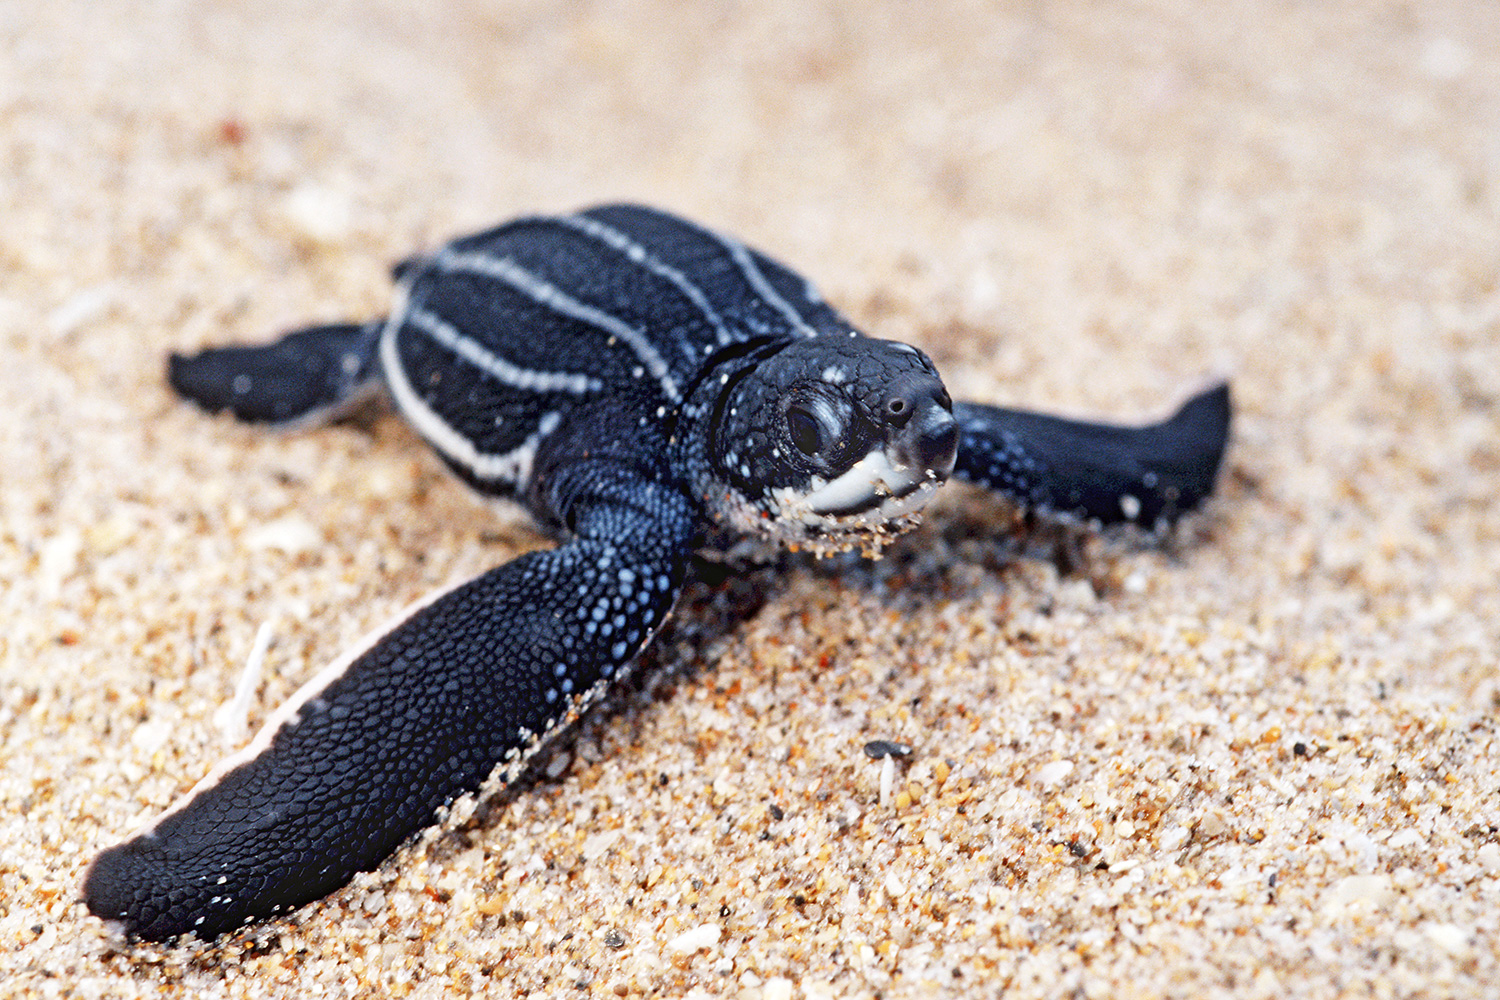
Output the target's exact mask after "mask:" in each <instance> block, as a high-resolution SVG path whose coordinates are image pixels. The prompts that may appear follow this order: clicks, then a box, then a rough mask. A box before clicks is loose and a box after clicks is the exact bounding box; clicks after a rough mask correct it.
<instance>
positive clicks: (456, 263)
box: [433, 250, 682, 403]
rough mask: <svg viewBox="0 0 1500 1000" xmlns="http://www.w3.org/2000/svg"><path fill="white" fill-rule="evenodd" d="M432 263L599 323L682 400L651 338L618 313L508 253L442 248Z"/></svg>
mask: <svg viewBox="0 0 1500 1000" xmlns="http://www.w3.org/2000/svg"><path fill="white" fill-rule="evenodd" d="M433 265H434V266H435V267H437V268H438V269H439V270H442V271H447V272H449V273H451V272H454V271H466V272H469V273H471V274H482V275H484V276H485V277H487V278H494V279H495V280H497V281H503V282H504V283H505V284H507V285H509V286H511V287H512V288H514V289H515V290H516V291H518V292H520V293H521V294H523V295H525V296H527V297H528V298H530V299H531V300H532V301H533V302H535V303H536V304H537V305H539V306H543V307H545V308H547V309H551V310H554V311H555V312H560V313H562V314H563V315H565V316H571V317H572V318H574V319H576V320H581V321H582V322H584V323H587V324H589V325H590V326H594V327H598V328H599V329H600V330H603V331H604V332H605V333H608V334H609V335H611V336H613V337H618V338H619V339H621V340H623V341H624V342H625V343H626V344H628V345H630V349H631V350H632V351H634V352H635V355H636V357H637V358H639V359H640V360H641V363H642V364H644V365H645V366H646V371H648V372H650V373H651V376H652V377H653V378H655V379H656V380H657V382H658V383H660V385H661V389H662V392H663V393H665V394H666V396H667V398H668V399H670V400H671V401H672V402H673V403H680V402H682V392H681V391H680V390H679V389H678V388H677V380H676V379H674V378H673V377H672V372H671V370H670V369H669V368H668V367H667V362H666V360H665V359H664V358H662V356H661V354H660V353H659V352H658V351H657V350H656V348H655V347H653V346H651V342H650V341H649V340H647V339H646V335H645V334H644V333H643V332H642V331H640V330H638V329H636V328H635V327H633V326H631V325H630V324H629V323H626V322H625V321H624V320H622V319H620V318H619V317H618V316H614V315H611V314H610V313H607V312H605V311H603V310H602V309H597V308H595V307H594V306H591V305H589V304H588V303H587V302H580V301H579V300H578V299H575V298H573V296H571V295H569V294H568V293H567V292H564V291H563V290H562V289H560V288H558V287H557V286H556V285H554V284H552V283H551V282H549V281H545V280H543V279H542V278H539V277H537V276H536V275H534V274H532V273H531V272H530V271H528V270H526V269H525V268H523V267H521V266H520V265H519V264H517V263H516V262H515V261H513V260H511V259H510V258H509V257H492V256H490V255H489V254H486V253H480V252H478V251H473V250H468V251H463V252H460V253H450V252H447V251H444V252H443V253H440V254H438V255H437V257H436V258H434V260H433Z"/></svg>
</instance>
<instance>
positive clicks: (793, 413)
mask: <svg viewBox="0 0 1500 1000" xmlns="http://www.w3.org/2000/svg"><path fill="white" fill-rule="evenodd" d="M786 428H787V431H788V433H790V434H791V437H792V444H794V445H796V446H797V450H798V451H800V452H802V454H804V455H806V456H807V457H808V458H812V457H813V456H814V455H816V454H818V452H820V451H822V450H823V443H824V442H823V425H822V423H821V422H819V420H818V418H817V416H816V415H815V414H814V413H813V412H812V410H810V409H809V408H808V407H806V406H804V405H802V404H801V403H793V404H792V405H791V406H789V407H788V408H787V411H786Z"/></svg>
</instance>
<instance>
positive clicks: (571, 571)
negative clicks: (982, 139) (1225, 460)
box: [84, 205, 1229, 940]
mask: <svg viewBox="0 0 1500 1000" xmlns="http://www.w3.org/2000/svg"><path fill="white" fill-rule="evenodd" d="M395 277H396V288H397V294H396V297H395V301H394V303H393V305H392V309H391V313H390V315H389V316H387V317H385V318H383V319H380V320H375V321H372V322H368V323H363V324H346V325H334V326H320V327H312V328H309V329H306V330H299V331H295V332H292V333H290V334H287V335H285V336H284V337H282V338H281V339H280V340H278V341H275V342H273V343H271V344H266V345H261V346H256V347H239V346H232V347H215V348H209V349H207V350H205V351H203V352H201V353H200V354H197V355H194V356H191V357H187V356H181V355H174V356H173V357H172V358H171V360H170V364H169V371H168V377H169V380H170V382H171V384H172V386H173V388H174V389H176V390H177V391H178V392H179V393H180V394H181V395H183V396H184V397H186V398H188V399H191V400H193V401H195V402H197V403H198V404H199V405H201V406H202V407H204V408H205V409H207V410H210V411H213V412H218V411H220V410H224V409H228V410H229V411H231V412H232V413H233V414H234V415H235V416H236V417H238V418H240V419H242V420H248V421H253V422H268V423H273V424H283V425H285V424H292V423H302V424H305V423H308V422H310V421H312V420H314V419H317V418H320V417H327V416H329V415H332V414H335V413H337V412H339V411H340V410H342V409H344V408H347V407H348V406H349V405H350V404H352V403H353V402H354V401H356V400H358V399H360V398H363V397H364V396H365V395H366V394H367V393H372V392H377V391H381V390H384V391H385V392H386V393H387V394H388V395H389V397H390V399H391V401H392V402H393V403H394V404H395V406H396V408H397V409H398V410H399V411H400V412H401V414H402V415H403V416H404V417H406V418H407V420H408V421H410V423H411V424H412V426H413V427H414V428H415V429H416V430H417V432H418V433H420V434H421V435H422V436H423V437H424V438H425V439H426V440H427V442H428V443H429V444H430V445H432V447H433V448H434V449H435V450H436V451H437V453H438V454H439V456H440V457H441V458H442V459H443V461H444V462H446V463H447V464H448V465H449V467H451V468H452V469H453V470H454V472H456V473H457V474H458V475H459V476H461V477H462V478H463V479H464V481H465V482H467V483H469V484H470V485H471V486H473V487H474V488H475V489H477V490H479V491H481V492H483V493H487V494H492V495H500V496H507V497H512V498H514V499H516V500H517V501H519V502H520V503H522V504H524V505H525V506H526V507H527V508H528V509H529V510H530V511H531V512H532V513H533V514H534V515H535V516H536V517H537V519H538V520H539V521H541V522H542V524H544V525H545V526H546V527H548V528H549V529H551V530H553V531H554V532H555V533H556V534H557V535H558V536H559V538H560V539H561V540H562V544H561V545H560V546H559V547H558V548H557V549H555V550H553V551H551V552H544V553H533V554H530V555H525V556H522V557H520V558H519V559H517V560H515V561H513V562H510V563H507V564H506V565H503V566H500V567H498V568H496V569H494V570H491V571H490V572H489V573H486V574H485V575H483V576H481V577H479V578H478V579H476V580H473V581H471V582H469V583H467V584H464V585H462V586H460V587H458V588H456V589H454V590H451V591H449V592H447V593H446V594H443V595H442V596H440V597H438V598H436V599H435V600H433V601H431V602H430V603H428V604H426V605H425V606H423V607H421V608H419V609H418V610H416V611H414V612H413V613H411V614H410V615H409V616H408V617H407V618H405V619H404V620H403V621H402V622H401V623H399V624H397V625H396V626H395V627H394V628H393V629H390V630H388V631H386V632H385V633H384V634H383V635H380V636H378V637H377V638H375V639H374V640H373V641H372V642H370V643H369V644H368V645H367V646H366V647H364V648H362V649H360V650H358V651H356V652H355V653H353V654H351V655H349V656H347V657H345V658H344V659H342V660H340V661H338V662H337V663H335V664H334V665H333V666H331V667H329V668H328V669H326V670H325V671H323V672H322V673H320V674H319V675H318V676H317V677H315V678H314V679H313V680H312V681H310V682H309V683H308V684H307V685H306V686H305V687H304V688H303V689H302V690H301V691H299V692H298V693H297V694H296V695H295V696H293V698H292V700H291V701H290V702H288V703H287V704H286V705H283V706H282V707H281V708H280V709H279V710H278V711H277V712H276V713H274V714H273V715H272V717H271V719H270V720H269V721H268V722H267V723H266V725H265V727H264V728H263V729H262V731H261V733H260V734H259V735H258V736H257V737H256V738H255V739H254V740H252V741H251V743H250V745H249V746H248V747H246V748H245V749H244V750H243V751H241V752H240V753H238V754H236V755H234V756H232V757H230V758H229V759H228V760H226V761H224V762H223V763H222V764H220V765H219V766H218V767H217V768H215V769H214V770H213V771H212V772H211V773H210V774H209V775H208V776H207V777H206V778H204V779H203V781H201V782H199V784H198V785H197V786H196V787H195V788H194V789H193V790H192V791H190V792H189V793H188V794H187V795H185V796H184V797H183V798H181V799H179V800H178V801H177V802H175V803H174V804H173V805H172V806H170V807H169V808H168V809H167V810H166V812H164V813H163V814H162V815H161V816H159V817H158V818H157V819H156V820H154V821H152V822H151V823H150V824H148V825H147V826H146V827H145V828H144V829H143V830H141V831H140V832H138V833H137V834H136V835H135V836H134V837H132V838H131V839H129V840H127V841H126V842H125V843H123V844H120V845H118V846H116V847H113V848H110V849H109V850H106V851H104V852H103V853H102V854H100V855H99V857H98V858H97V859H96V860H95V862H94V864H93V866H92V867H91V868H90V869H89V873H88V875H87V877H86V879H85V884H84V899H85V901H86V902H87V904H88V907H89V909H90V910H91V911H92V912H93V913H94V914H96V915H97V916H99V917H101V918H103V919H104V920H106V921H109V922H111V923H113V924H116V925H117V926H119V927H120V928H121V929H122V930H123V931H124V932H125V933H126V934H127V935H129V936H132V937H138V938H146V939H151V940H165V939H170V938H175V937H178V936H180V935H183V934H189V933H195V934H197V935H198V936H199V937H202V938H212V937H214V936H216V935H218V934H221V933H224V932H225V931H228V930H231V929H233V928H235V927H238V926H240V925H242V924H244V923H247V922H250V921H254V920H258V919H265V918H267V917H270V916H273V915H275V914H277V913H283V912H286V911H287V910H289V909H291V908H294V907H297V906H300V905H302V904H303V903H306V902H309V901H311V900H314V899H317V898H318V897H320V896H323V895H325V894H327V893H329V892H332V891H333V890H335V889H337V888H338V887H339V886H342V885H344V884H345V883H346V882H348V880H349V879H350V878H351V877H352V876H353V874H354V873H355V872H358V871H360V870H365V869H370V868H373V867H374V866H376V865H378V864H379V863H380V862H381V861H382V860H383V859H384V858H385V857H386V856H387V855H389V854H390V853H391V852H392V851H393V850H395V849H396V848H397V847H398V846H399V845H400V844H401V843H402V842H403V841H404V840H406V839H407V838H408V837H410V836H411V835H412V834H413V833H415V832H416V831H417V830H420V829H421V828H423V827H425V826H427V825H429V824H431V823H432V822H433V821H434V820H435V819H436V817H437V815H438V814H439V813H440V812H441V810H442V808H443V807H444V806H445V805H447V804H448V803H451V802H452V801H453V800H454V799H455V798H457V797H459V796H461V795H465V794H469V793H472V792H476V791H478V790H479V789H480V787H481V786H482V785H484V784H485V782H486V781H487V780H488V779H489V778H490V777H491V776H492V775H498V776H499V777H500V778H502V779H504V780H508V779H509V778H510V777H512V776H513V774H514V771H515V769H516V767H518V766H519V763H520V762H521V761H522V760H523V759H524V757H525V756H526V755H527V754H528V753H530V752H531V751H533V750H534V749H535V748H536V747H537V745H538V744H539V743H540V742H541V741H542V740H545V739H546V738H547V737H548V736H549V735H550V734H551V733H552V732H554V731H555V729H556V728H557V727H558V725H560V724H561V723H563V722H564V721H565V720H567V719H568V718H570V717H571V716H573V715H574V714H576V713H577V712H578V711H580V710H581V709H582V708H584V707H586V705H587V704H588V703H589V701H590V700H591V698H592V697H594V696H596V695H597V693H598V692H599V691H600V690H601V689H602V687H603V686H604V685H605V684H606V683H608V682H609V681H610V680H611V679H613V678H615V677H617V676H619V674H620V673H621V672H623V671H624V670H626V669H627V668H629V667H630V666H631V665H632V664H633V663H634V662H635V661H636V659H637V657H638V655H639V653H640V651H641V649H642V648H643V647H644V646H645V644H646V643H648V642H649V641H650V638H651V636H652V635H653V634H654V633H655V631H656V629H657V628H658V627H659V626H660V624H661V622H662V620H663V618H664V617H665V616H666V615H667V614H668V612H669V611H670V609H671V606H672V603H673V601H674V600H675V598H676V596H677V594H678V592H679V590H680V588H681V586H682V584H683V576H684V574H685V572H686V570H685V567H686V566H687V565H689V560H690V558H691V556H692V553H693V551H694V550H695V548H696V547H699V546H704V545H710V544H720V543H729V544H732V543H734V542H736V541H737V540H739V539H742V538H749V539H751V540H753V541H756V542H759V543H763V544H764V543H771V544H785V545H792V546H797V547H800V548H804V549H807V550H810V551H813V552H816V553H819V554H822V553H828V552H837V551H842V550H844V549H849V548H859V549H861V550H863V551H865V552H867V553H870V554H872V555H874V554H878V553H879V551H880V549H881V548H882V547H883V546H884V545H887V544H889V543H890V542H891V541H892V540H893V539H894V538H895V537H896V536H897V535H899V534H900V533H901V532H903V531H905V530H907V529H909V528H910V527H911V526H912V525H913V524H915V523H916V519H917V517H918V515H919V514H920V511H921V509H922V507H923V505H924V504H926V503H927V501H928V500H929V499H931V497H932V496H933V494H934V493H935V492H936V491H937V489H938V488H939V487H940V486H941V485H942V484H943V483H944V482H945V481H946V480H947V478H948V476H949V475H950V474H952V473H957V474H958V475H961V476H963V477H966V478H968V479H971V480H973V481H975V482H978V483H981V484H985V485H988V486H991V487H993V488H995V489H997V490H1001V491H1003V492H1005V493H1007V494H1009V495H1010V496H1011V497H1012V498H1013V499H1015V500H1017V501H1018V502H1020V503H1022V504H1023V505H1026V506H1028V507H1031V508H1033V509H1035V510H1037V511H1038V512H1039V513H1042V514H1051V515H1062V516H1078V517H1084V518H1088V519H1091V520H1095V521H1099V522H1103V523H1113V522H1117V521H1122V520H1124V521H1132V522H1135V523H1137V524H1140V525H1143V526H1146V527H1157V526H1159V525H1161V524H1163V523H1170V522H1171V521H1172V520H1174V519H1175V518H1176V517H1177V516H1178V515H1180V514H1182V513H1184V512H1185V511H1187V510H1189V509H1190V508H1192V507H1193V506H1195V505H1196V504H1197V503H1199V502H1200V501H1201V500H1202V499H1203V497H1205V496H1207V495H1208V493H1209V491H1210V490H1211V489H1212V486H1213V481H1214V478H1215V476H1216V474H1217V471H1218V466H1219V462H1220V460H1221V457H1222V455H1223V449H1224V442H1225V440H1226V438H1227V434H1228V425H1229V395H1228V389H1227V387H1225V386H1220V387H1218V388H1216V389H1213V390H1210V391H1208V392H1206V393H1203V394H1202V395H1200V396H1198V397H1196V398H1194V399H1193V400H1191V401H1189V402H1188V403H1187V404H1186V405H1185V406H1184V407H1183V408H1182V409H1181V410H1180V411H1179V412H1178V414H1177V415H1176V416H1174V417H1172V418H1170V419H1168V420H1166V421H1163V422H1162V423H1159V424H1154V425H1151V426H1148V427H1141V428H1123V427H1115V426H1111V425H1104V424H1092V423H1084V422H1079V421H1068V420H1062V419H1059V418H1056V417H1049V416H1044V415H1040V414H1033V413H1025V412H1021V411H1016V410H1005V409H1000V408H997V407H988V406H981V405H977V404H967V403H961V404H959V405H958V406H957V407H955V406H954V405H953V403H952V401H951V399H950V398H949V396H948V392H947V390H946V389H945V388H944V387H943V383H942V380H941V379H940V378H939V376H938V373H937V370H936V369H935V368H934V367H933V365H932V362H931V360H930V359H928V358H927V356H926V355H924V354H923V353H922V352H921V351H919V350H917V349H916V348H914V347H911V346H909V345H906V344H899V343H893V342H889V341H880V340H873V339H870V338H866V337H864V336H862V335H861V334H860V333H859V332H858V331H857V330H855V329H854V327H853V326H851V325H850V324H849V322H848V321H847V320H845V319H844V318H843V317H842V316H840V315H839V314H838V313H837V312H836V311H835V310H834V309H833V308H832V307H831V306H829V305H828V304H827V303H825V302H824V301H823V299H822V298H821V297H820V296H819V295H818V293H817V291H816V290H815V289H814V288H813V287H812V286H811V285H810V284H809V283H808V282H807V281H805V280H804V279H803V278H801V277H799V276H798V275H797V274H796V273H795V272H793V271H791V270H790V269H788V268H786V267H784V266H783V265H781V264H778V263H776V262H775V261H773V260H771V259H770V258H769V257H766V256H765V255H763V254H761V253H759V252H757V251H755V250H753V249H751V248H749V247H747V246H745V245H744V244H742V243H740V242H739V241H737V240H735V239H734V238H733V237H730V236H727V235H724V234H721V233H717V232H714V231H712V230H709V229H707V228H704V227H702V226H699V225H697V224H695V223H692V222H689V221H688V220H685V219H680V218H676V217H674V216H671V215H668V214H667V213H664V212H659V211H655V210H653V209H649V208H642V207H639V206H632V205H608V206H602V207H599V208H594V209H589V210H587V211H583V212H578V213H575V214H572V215H565V216H557V217H535V218H526V219H520V220H517V221H515V222H512V223H507V224H506V225H503V226H499V227H497V228H495V229H492V230H489V231H486V232H483V233H479V234H476V235H473V236H468V237H464V238H462V239H458V240H455V241H453V242H452V243H450V244H448V245H446V246H444V247H442V248H439V249H438V250H437V251H436V252H434V253H432V254H429V255H425V256H418V257H414V258H411V259H410V260H408V261H406V262H404V263H403V264H402V265H401V266H400V267H399V268H398V269H397V271H396V274H395Z"/></svg>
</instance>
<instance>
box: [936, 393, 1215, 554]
mask: <svg viewBox="0 0 1500 1000" xmlns="http://www.w3.org/2000/svg"><path fill="white" fill-rule="evenodd" d="M953 416H954V418H955V419H956V420H957V421H958V427H959V442H958V461H957V464H956V465H955V467H954V470H953V471H954V474H955V475H957V476H959V477H960V478H963V479H967V480H969V481H971V482H974V483H978V484H980V485H982V486H988V487H990V488H991V489H995V490H998V491H999V492H1001V493H1004V494H1005V495H1006V496H1008V497H1010V498H1011V499H1013V500H1015V501H1016V502H1017V503H1018V504H1020V505H1021V506H1023V507H1025V508H1027V509H1029V510H1034V511H1036V512H1038V513H1040V514H1044V515H1067V516H1075V517H1082V518H1086V519H1088V520H1093V521H1098V522H1100V523H1101V524H1117V523H1121V522H1127V521H1128V522H1130V523H1133V524H1137V525H1140V526H1141V527H1143V528H1147V529H1155V528H1157V527H1159V526H1161V525H1163V524H1170V523H1172V522H1173V521H1175V520H1176V519H1177V517H1178V516H1179V515H1181V514H1183V513H1185V512H1187V511H1189V510H1191V509H1192V508H1194V507H1196V506H1197V505H1198V504H1199V503H1201V502H1202V501H1203V500H1204V498H1206V497H1207V496H1208V495H1209V494H1210V493H1212V492H1213V487H1214V480H1215V479H1216V478H1217V476H1218V473H1219V464H1220V463H1221V462H1222V461H1223V458H1224V447H1225V444H1226V443H1227V442H1228V439H1229V419H1230V403H1229V385H1228V384H1227V383H1221V384H1219V385H1216V386H1214V387H1213V388H1211V389H1208V390H1206V391H1204V392H1201V393H1199V394H1198V395H1196V396H1194V397H1193V398H1192V399H1189V400H1188V401H1187V402H1186V403H1184V404H1183V405H1182V406H1181V407H1180V408H1179V409H1178V411H1177V412H1176V413H1174V414H1173V415H1172V416H1170V417H1168V418H1167V419H1166V420H1163V421H1161V422H1160V423H1155V424H1147V425H1145V426H1143V427H1123V426H1118V425H1114V424H1098V423H1089V422H1085V421H1081V420H1066V419H1063V418H1061V417H1053V416H1049V415H1047V414H1042V413H1030V412H1027V411H1023V410H1008V409H1003V408H1001V407H998V406H983V405H980V404H977V403H959V404H957V405H956V406H954V408H953Z"/></svg>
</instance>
